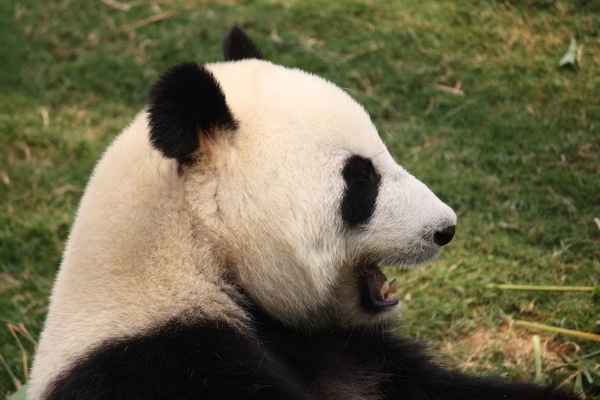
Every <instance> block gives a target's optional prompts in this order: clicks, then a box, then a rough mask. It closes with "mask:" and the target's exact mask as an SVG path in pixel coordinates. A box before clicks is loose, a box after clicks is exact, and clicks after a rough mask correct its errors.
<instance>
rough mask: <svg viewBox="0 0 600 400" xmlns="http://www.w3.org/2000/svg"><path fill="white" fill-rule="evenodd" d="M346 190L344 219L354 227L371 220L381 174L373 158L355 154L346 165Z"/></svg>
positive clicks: (343, 210)
mask: <svg viewBox="0 0 600 400" xmlns="http://www.w3.org/2000/svg"><path fill="white" fill-rule="evenodd" d="M342 176H343V178H344V182H345V183H346V190H345V191H344V197H343V199H342V205H341V210H342V220H343V221H344V223H345V224H346V225H347V226H348V227H350V228H354V227H357V226H359V225H362V224H365V223H366V222H368V221H369V219H370V218H371V216H372V215H373V212H374V211H375V202H376V201H377V194H378V193H379V184H380V182H381V176H380V175H379V173H378V172H377V170H376V169H375V167H374V166H373V163H372V162H371V160H369V159H367V158H364V157H361V156H357V155H354V156H352V157H350V158H348V160H346V164H345V165H344V169H343V170H342Z"/></svg>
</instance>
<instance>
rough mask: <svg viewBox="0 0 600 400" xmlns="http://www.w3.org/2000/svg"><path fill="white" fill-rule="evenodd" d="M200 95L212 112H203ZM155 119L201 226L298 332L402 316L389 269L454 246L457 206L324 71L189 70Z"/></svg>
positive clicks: (249, 289) (158, 96)
mask: <svg viewBox="0 0 600 400" xmlns="http://www.w3.org/2000/svg"><path fill="white" fill-rule="evenodd" d="M207 87H209V88H210V89H208V90H207ZM180 92H181V93H180ZM197 92H202V93H209V92H214V93H212V94H208V95H206V98H202V99H200V100H198V99H197V98H196V97H197V96H198V95H197ZM182 99H183V100H182ZM190 99H191V100H190ZM215 99H216V100H215ZM200 101H201V102H210V103H211V107H212V109H210V113H209V114H210V115H211V116H212V117H206V115H207V113H206V112H203V114H202V115H204V116H201V117H198V112H199V111H198V110H200V111H201V112H202V110H206V107H205V106H202V107H201V106H200V105H199V104H195V102H200ZM178 102H180V103H183V104H179V103H178ZM215 104H217V105H216V106H215ZM148 112H149V116H148V118H149V121H150V127H151V138H152V140H153V144H154V146H155V147H156V148H157V149H159V150H160V151H161V152H162V153H163V155H164V156H166V157H168V158H171V159H174V160H175V161H176V162H178V163H179V164H180V167H179V169H180V179H181V180H182V181H183V182H184V187H185V189H184V203H185V204H186V205H187V206H186V207H188V208H189V210H191V212H192V213H193V215H194V221H195V222H196V223H197V224H198V226H199V228H198V230H199V231H201V232H205V233H206V232H208V235H207V236H208V237H209V238H210V240H213V241H215V243H219V246H218V247H219V248H220V249H221V251H222V252H224V253H226V255H225V258H226V259H227V261H228V262H227V264H228V268H230V269H231V271H230V272H231V273H232V274H233V276H234V278H233V279H234V280H235V281H236V283H237V284H238V285H239V286H240V287H241V288H242V289H243V291H244V292H245V293H247V294H248V295H249V297H250V298H251V299H252V300H253V301H254V302H255V303H256V304H257V305H258V306H259V307H260V308H262V309H263V310H264V311H266V312H267V313H269V314H270V315H272V316H273V317H275V318H277V319H279V320H281V321H282V322H284V323H286V324H288V325H293V326H303V327H306V326H314V327H320V326H329V325H335V326H339V325H364V324H372V323H377V322H380V321H384V320H386V319H389V318H390V316H392V315H394V313H395V312H396V311H398V310H399V309H400V303H399V301H398V300H397V299H396V298H395V290H396V283H393V282H392V283H390V282H387V280H386V278H385V275H384V274H383V273H382V272H381V270H380V268H379V267H380V265H381V264H388V265H392V266H397V267H406V266H410V265H415V264H420V263H423V262H426V261H428V260H431V259H432V258H434V257H435V256H436V255H437V254H438V253H439V252H440V249H441V246H443V245H445V244H446V243H447V242H449V241H450V239H451V238H452V235H453V232H454V226H455V224H456V216H455V214H454V212H453V211H452V210H451V209H450V208H449V207H448V206H446V205H445V204H444V203H442V202H441V201H440V200H439V199H438V198H437V197H436V196H435V195H434V194H433V193H432V192H431V191H430V190H429V189H428V188H427V187H426V186H425V185H424V184H422V183H421V182H419V181H418V180H417V179H415V178H414V177H412V176H411V175H410V174H409V173H408V172H406V171H405V170H404V169H403V168H402V167H400V166H399V165H398V164H396V163H395V161H394V160H393V159H392V157H391V155H390V154H389V152H388V151H387V149H386V147H385V145H384V144H383V142H382V141H381V139H380V138H379V135H378V133H377V130H376V129H375V127H374V126H373V124H372V122H371V120H370V118H369V116H368V115H367V113H366V112H365V110H364V109H363V108H362V107H361V106H360V105H358V104H357V103H356V102H355V101H354V100H353V99H351V98H350V96H349V95H348V94H347V93H345V92H344V91H343V90H341V89H339V88H338V87H336V86H334V85H333V84H331V83H329V82H327V81H325V80H323V79H321V78H319V77H316V76H314V75H310V74H308V73H305V72H302V71H299V70H294V69H287V68H284V67H281V66H277V65H274V64H271V63H269V62H267V61H263V60H256V59H251V60H240V61H236V62H227V63H219V64H210V65H205V66H202V67H201V66H198V65H189V64H187V65H184V66H180V67H176V68H174V69H172V70H171V71H169V72H168V73H167V74H166V75H165V76H163V78H161V79H160V80H159V81H158V83H157V84H156V85H155V87H154V88H153V90H152V92H151V96H150V106H149V109H148ZM194 118H196V119H197V118H203V119H205V118H209V121H208V123H207V122H206V121H205V120H201V121H196V120H195V119H194ZM167 127H168V129H167ZM186 131H193V133H194V134H192V135H188V134H187V133H186ZM198 131H200V134H199V135H198V134H197V132H198ZM186 137H187V138H188V139H186ZM182 149H183V150H182Z"/></svg>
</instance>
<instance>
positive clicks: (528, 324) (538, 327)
mask: <svg viewBox="0 0 600 400" xmlns="http://www.w3.org/2000/svg"><path fill="white" fill-rule="evenodd" d="M515 326H521V327H524V328H529V329H536V330H540V331H545V332H551V333H560V334H563V335H569V336H574V337H577V338H579V339H587V340H594V341H596V342H600V335H596V334H594V333H588V332H581V331H575V330H572V329H565V328H558V327H555V326H550V325H543V324H538V323H535V322H527V321H518V320H517V321H515Z"/></svg>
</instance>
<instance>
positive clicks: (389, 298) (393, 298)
mask: <svg viewBox="0 0 600 400" xmlns="http://www.w3.org/2000/svg"><path fill="white" fill-rule="evenodd" d="M397 298H398V297H396V293H395V292H390V294H388V297H387V299H386V300H387V301H394V300H396V299H397Z"/></svg>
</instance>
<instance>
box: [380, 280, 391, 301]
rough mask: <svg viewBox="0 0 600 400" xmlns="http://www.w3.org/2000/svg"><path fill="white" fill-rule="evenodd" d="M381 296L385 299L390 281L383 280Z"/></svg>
mask: <svg viewBox="0 0 600 400" xmlns="http://www.w3.org/2000/svg"><path fill="white" fill-rule="evenodd" d="M380 291H381V296H382V297H383V298H384V299H385V298H386V297H387V295H388V293H389V292H390V283H389V282H388V281H385V282H384V284H383V285H381V289H380Z"/></svg>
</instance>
